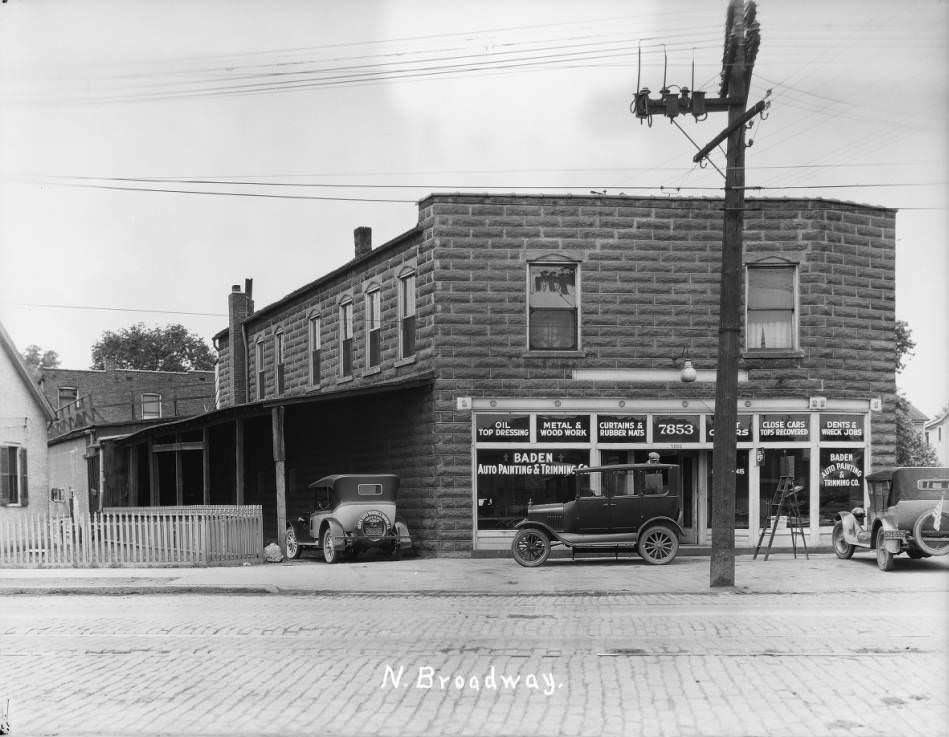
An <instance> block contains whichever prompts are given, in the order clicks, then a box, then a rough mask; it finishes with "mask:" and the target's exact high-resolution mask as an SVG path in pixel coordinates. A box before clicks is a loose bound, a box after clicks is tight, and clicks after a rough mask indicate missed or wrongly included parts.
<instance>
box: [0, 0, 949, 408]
mask: <svg viewBox="0 0 949 737" xmlns="http://www.w3.org/2000/svg"><path fill="white" fill-rule="evenodd" d="M726 6H727V2H725V1H724V0H702V1H698V0H696V1H689V0H676V1H674V2H670V1H668V0H667V1H665V2H646V1H641V0H633V1H630V0H623V1H622V2H608V1H606V0H589V1H587V2H584V3H577V2H575V1H572V0H571V1H570V2H566V1H563V0H550V1H548V2H539V1H535V0H531V1H526V0H505V1H504V2H500V1H498V0H479V1H478V2H471V1H465V0H461V1H459V2H452V3H444V2H435V1H434V0H430V1H428V2H422V1H418V2H415V1H405V2H397V1H396V2H366V1H359V0H356V1H354V2H346V3H335V2H334V3H331V2H304V1H302V0H300V1H298V2H291V1H286V2H277V1H275V2H267V3H261V2H244V1H243V0H227V1H226V2H225V1H224V0H190V1H189V2H184V1H180V2H162V3H156V2H153V1H147V0H84V2H81V3H77V2H66V0H60V1H59V2H55V1H53V0H9V1H8V2H5V3H4V4H3V5H0V274H2V279H0V321H2V322H3V324H4V325H5V326H6V328H7V330H8V332H9V333H10V334H11V336H12V337H13V339H14V341H15V342H16V344H17V346H18V347H19V348H20V349H21V350H22V349H23V348H24V347H25V346H26V345H28V344H38V345H40V346H41V347H42V348H43V349H44V350H45V349H52V350H55V351H57V352H58V353H59V355H60V357H61V361H62V363H61V365H62V366H63V367H65V368H87V367H88V366H89V364H90V351H91V347H92V345H93V343H95V341H96V340H97V339H98V337H99V336H100V335H101V333H102V332H103V331H104V330H116V329H120V328H123V327H126V326H128V325H130V324H132V323H135V322H144V323H145V324H146V325H148V326H155V325H164V324H167V323H169V322H180V323H182V324H184V325H185V326H186V327H188V328H189V329H191V330H193V331H194V332H196V333H198V334H199V335H201V336H203V337H205V338H207V339H208V340H210V337H211V336H212V335H213V334H214V333H216V332H218V331H219V330H220V329H221V328H223V327H225V326H226V299H227V293H228V292H229V291H230V287H231V285H232V284H242V283H243V280H244V279H245V278H248V277H250V278H253V280H254V298H255V302H256V304H257V305H258V306H263V305H266V304H268V303H270V302H273V301H275V300H277V299H279V298H280V297H282V296H283V295H285V294H286V293H288V292H290V291H292V290H293V289H295V288H297V287H298V286H300V285H302V284H304V283H306V282H307V281H310V280H312V279H315V278H317V277H318V276H320V275H322V274H324V273H326V272H327V271H330V270H332V269H333V268H336V267H338V266H340V265H342V264H343V263H345V262H347V261H349V260H350V259H351V258H352V257H353V235H352V231H353V229H354V228H356V227H357V226H363V225H368V226H370V227H372V229H373V241H374V243H375V244H379V243H383V242H385V241H387V240H389V239H391V238H393V237H395V236H396V235H398V234H400V233H402V232H404V231H405V230H408V229H410V228H411V227H413V225H414V224H415V222H416V220H417V216H418V211H417V207H416V204H415V203H416V202H417V201H418V200H419V199H421V198H423V197H424V196H425V195H426V194H428V193H429V192H433V191H495V192H512V191H518V192H573V193H588V192H590V191H591V190H597V191H604V190H605V191H607V192H608V193H610V194H619V193H621V192H626V193H627V194H634V193H635V194H642V195H650V196H660V197H661V196H709V195H714V194H715V191H714V190H708V189H704V188H707V187H713V188H714V187H721V184H722V179H721V176H720V175H719V174H718V173H717V172H716V171H715V169H714V168H713V167H711V166H709V167H706V168H705V169H700V168H698V167H696V166H695V165H693V164H692V155H693V153H694V151H695V148H694V146H693V144H692V143H691V142H690V141H689V137H691V138H692V139H693V140H694V141H696V142H698V143H699V144H704V143H705V142H707V141H708V140H710V139H711V138H712V137H713V136H714V135H715V134H716V133H718V132H719V130H721V128H722V127H724V125H725V116H724V115H722V114H713V115H710V116H709V118H708V119H707V120H705V121H703V122H700V123H697V122H696V121H694V120H693V119H692V118H691V117H689V118H688V119H687V120H686V119H681V118H680V119H679V120H678V121H677V122H678V123H679V125H680V126H681V129H680V128H679V127H677V126H675V125H671V124H670V123H669V122H668V121H666V120H655V121H654V124H653V126H652V127H648V126H646V125H643V124H641V123H640V122H639V121H638V120H637V119H636V118H635V117H634V116H633V115H631V114H630V111H629V104H630V101H631V100H632V95H633V92H634V91H635V90H636V88H637V79H638V80H639V84H640V86H648V87H649V88H650V89H652V90H654V91H655V90H658V89H659V88H660V87H661V86H662V83H663V77H664V75H665V79H666V81H667V82H668V84H670V85H671V84H678V85H684V86H687V87H690V88H694V89H704V90H706V91H707V92H708V94H709V96H716V95H717V94H718V75H719V71H720V68H721V55H722V40H723V37H724V19H725V10H726ZM758 20H759V22H760V24H761V39H762V40H761V48H760V51H759V53H758V57H757V61H756V65H755V69H754V74H753V77H752V84H751V90H750V95H749V100H750V102H755V101H757V100H759V99H761V98H763V97H764V96H765V95H766V94H767V93H768V91H769V90H770V96H769V97H768V99H769V100H770V102H771V107H770V109H769V110H768V117H767V119H766V120H758V121H757V122H756V123H755V124H754V126H753V128H752V129H751V130H750V131H749V133H748V138H749V139H751V140H752V141H753V145H752V146H751V147H750V148H749V149H748V151H747V155H746V166H747V174H746V184H747V185H749V186H760V187H770V188H773V189H762V190H757V191H750V192H749V196H754V195H755V194H760V195H766V196H772V197H810V196H814V197H824V198H833V199H842V200H848V201H855V202H861V203H866V204H870V205H879V206H884V207H892V208H898V209H899V213H898V215H897V220H896V224H897V228H896V236H897V242H896V247H897V261H896V297H897V302H896V314H897V318H898V319H902V320H906V321H907V322H908V323H909V325H910V328H911V329H912V333H913V337H914V338H915V340H916V342H917V346H916V349H915V355H914V356H913V357H912V358H911V359H910V361H909V364H908V366H907V368H906V369H905V370H904V371H903V372H902V374H900V375H899V376H898V385H899V387H900V388H901V389H902V390H903V391H905V392H906V394H907V396H908V397H909V399H910V400H911V401H912V402H913V403H914V404H915V405H916V406H917V407H919V408H920V409H921V410H922V411H923V412H925V413H927V414H928V415H930V416H931V417H932V416H934V415H935V414H936V413H937V412H938V410H939V409H940V408H941V407H942V406H943V405H944V404H946V403H947V401H949V371H947V370H946V366H947V365H949V330H947V325H946V317H947V315H949V289H947V283H949V255H947V238H946V235H947V220H946V205H947V199H949V198H947V188H946V175H947V169H949V167H947V122H949V121H947V117H949V95H947V81H946V75H945V69H946V68H947V67H949V58H947V57H949V53H947V36H949V22H947V21H949V5H947V2H946V1H945V0H918V1H915V2H914V1H907V2H890V1H889V0H886V1H883V0H824V1H822V2H818V1H816V0H760V2H759V3H758ZM640 58H641V65H640V63H639V60H640ZM683 131H684V132H683ZM686 134H688V135H686ZM713 161H714V163H715V164H717V165H718V166H719V167H720V168H722V169H724V157H723V156H722V155H721V154H720V153H717V154H716V155H715V156H713ZM195 180H198V181H195ZM690 188H695V189H690ZM132 190H141V191H132ZM154 190H162V191H154ZM168 190H175V191H174V192H171V191H168ZM202 193H203V194H202ZM211 193H214V194H211ZM224 193H227V194H224ZM249 195H253V196H249Z"/></svg>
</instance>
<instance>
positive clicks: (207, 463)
mask: <svg viewBox="0 0 949 737" xmlns="http://www.w3.org/2000/svg"><path fill="white" fill-rule="evenodd" d="M201 441H202V444H203V445H204V448H202V452H201V467H202V468H201V470H202V471H203V473H202V477H203V478H202V488H203V490H204V493H203V495H202V496H203V503H204V504H210V503H211V444H210V443H209V442H208V428H206V427H205V428H204V429H203V430H202V431H201Z"/></svg>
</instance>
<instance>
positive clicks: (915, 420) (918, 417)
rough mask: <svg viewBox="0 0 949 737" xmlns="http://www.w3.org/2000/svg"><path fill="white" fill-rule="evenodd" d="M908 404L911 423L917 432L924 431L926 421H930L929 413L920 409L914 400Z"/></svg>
mask: <svg viewBox="0 0 949 737" xmlns="http://www.w3.org/2000/svg"><path fill="white" fill-rule="evenodd" d="M906 406H907V407H908V408H909V412H908V414H909V424H910V425H912V427H913V429H914V430H915V431H916V432H918V433H922V432H923V429H924V428H925V426H926V423H927V422H929V415H927V414H926V413H925V412H923V411H922V410H921V409H919V407H917V406H916V405H914V404H913V403H912V402H907V403H906Z"/></svg>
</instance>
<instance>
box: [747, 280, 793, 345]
mask: <svg viewBox="0 0 949 737" xmlns="http://www.w3.org/2000/svg"><path fill="white" fill-rule="evenodd" d="M747 279H748V282H747V295H748V298H747V300H746V304H747V308H746V309H747V314H746V318H745V350H749V351H765V350H794V349H796V348H797V267H795V266H794V265H787V266H785V265H780V266H776V265H771V264H769V265H749V266H748V269H747Z"/></svg>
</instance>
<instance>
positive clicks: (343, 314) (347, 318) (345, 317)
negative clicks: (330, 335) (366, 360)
mask: <svg viewBox="0 0 949 737" xmlns="http://www.w3.org/2000/svg"><path fill="white" fill-rule="evenodd" d="M339 350H340V361H339V375H340V376H352V375H353V303H352V302H344V303H343V304H341V305H340V306H339Z"/></svg>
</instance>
